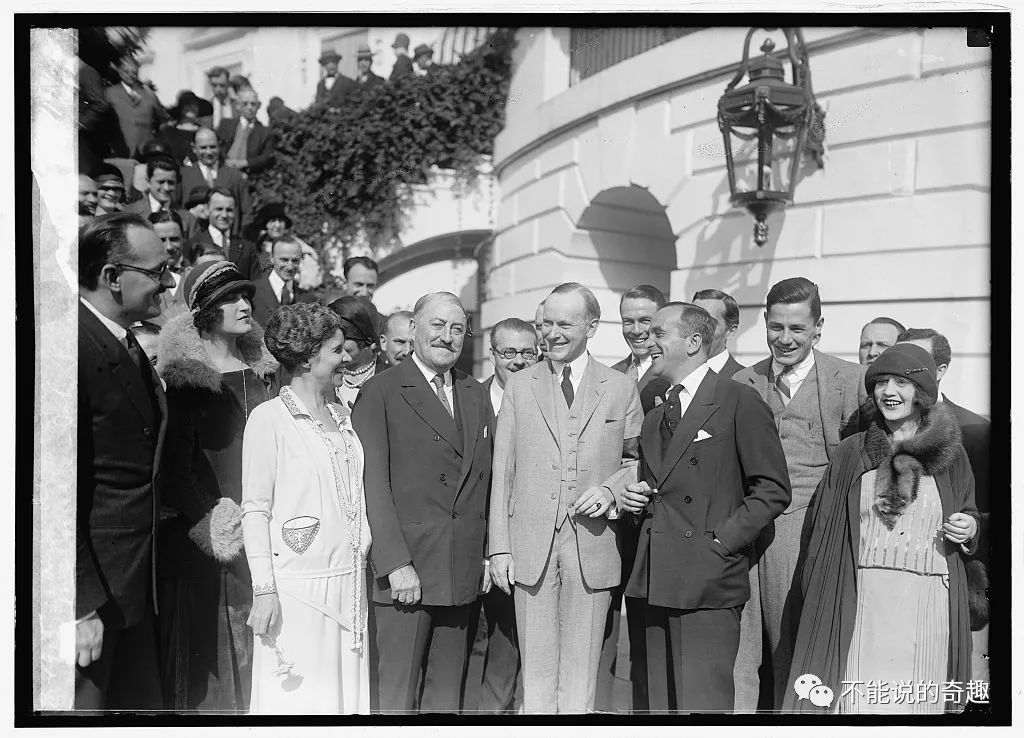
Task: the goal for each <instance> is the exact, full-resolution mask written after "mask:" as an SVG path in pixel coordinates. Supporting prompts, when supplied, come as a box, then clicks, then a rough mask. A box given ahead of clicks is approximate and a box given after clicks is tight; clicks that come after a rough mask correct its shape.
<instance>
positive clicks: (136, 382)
mask: <svg viewBox="0 0 1024 738" xmlns="http://www.w3.org/2000/svg"><path fill="white" fill-rule="evenodd" d="M78 310H79V315H80V316H81V320H80V322H81V321H82V320H84V321H86V322H87V323H88V325H89V326H90V327H91V330H90V333H91V334H92V337H93V339H94V340H95V341H96V342H97V343H98V344H99V346H100V349H101V350H102V352H103V357H104V358H105V359H106V361H107V364H108V365H109V366H110V373H111V374H112V375H113V376H114V379H116V380H117V381H118V383H119V384H120V385H121V388H122V389H123V390H124V392H125V394H126V395H128V399H129V400H131V403H132V406H133V407H134V408H135V410H136V411H137V412H138V413H139V417H141V418H142V420H143V422H145V423H147V424H150V423H152V422H153V405H152V404H151V402H150V399H149V395H148V394H147V392H146V387H145V385H143V383H142V376H141V375H140V374H139V372H138V370H137V368H136V367H135V362H134V361H133V360H132V357H131V355H129V353H128V349H126V348H125V347H124V346H122V345H121V343H120V342H119V341H118V340H117V339H116V338H114V335H113V334H112V333H111V332H110V331H109V330H107V327H106V326H105V325H103V324H102V323H101V322H100V321H99V318H97V317H96V316H95V315H93V314H92V311H91V310H89V308H87V307H86V306H85V305H81V304H80V305H79V307H78ZM159 387H160V380H159V379H158V380H156V384H155V385H154V391H156V392H158V398H159V397H160V396H161V395H162V394H163V392H161V391H159V390H158V389H157V388H159Z"/></svg>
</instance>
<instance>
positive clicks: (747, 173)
mask: <svg viewBox="0 0 1024 738" xmlns="http://www.w3.org/2000/svg"><path fill="white" fill-rule="evenodd" d="M732 132H733V135H732V157H733V171H734V172H735V175H736V192H737V193H739V192H754V191H755V190H757V184H758V182H757V146H758V142H757V129H756V128H739V127H737V128H733V131H732Z"/></svg>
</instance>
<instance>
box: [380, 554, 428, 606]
mask: <svg viewBox="0 0 1024 738" xmlns="http://www.w3.org/2000/svg"><path fill="white" fill-rule="evenodd" d="M388 583H390V584H391V597H392V598H393V599H396V600H398V602H399V603H400V604H403V605H415V604H416V603H417V602H419V601H420V594H421V592H420V577H419V575H418V574H417V573H416V570H415V569H414V568H413V566H412V564H406V565H405V566H402V567H399V568H398V569H395V570H394V571H393V572H391V573H390V574H388Z"/></svg>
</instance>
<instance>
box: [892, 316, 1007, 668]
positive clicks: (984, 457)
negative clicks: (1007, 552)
mask: <svg viewBox="0 0 1024 738" xmlns="http://www.w3.org/2000/svg"><path fill="white" fill-rule="evenodd" d="M896 341H897V342H898V343H915V344H917V345H918V346H920V347H922V348H924V349H927V350H928V352H929V353H930V354H931V355H932V358H933V359H935V366H936V373H935V378H936V380H937V381H938V382H939V385H940V389H941V384H942V378H943V377H944V376H946V371H947V370H948V369H949V364H950V362H951V361H952V360H953V351H952V349H951V348H950V346H949V340H948V339H947V338H946V337H945V336H944V335H942V334H941V333H939V332H938V331H936V330H933V329H931V328H910V329H908V330H905V331H903V332H902V333H900V334H899V336H898V337H897V339H896ZM938 401H939V402H942V403H945V404H946V405H948V406H949V409H950V410H952V411H953V415H954V416H955V417H956V422H957V424H958V425H959V426H960V438H961V443H962V444H963V447H964V450H965V451H967V458H968V459H969V460H970V462H971V470H972V471H973V472H974V496H975V499H976V501H977V505H978V512H980V513H981V530H980V532H979V536H980V540H981V542H980V543H979V545H978V551H977V553H976V554H975V555H974V556H973V557H971V558H969V559H968V560H967V585H968V589H969V591H970V602H971V608H970V609H971V638H972V639H973V641H974V648H973V649H972V651H971V665H972V666H971V677H972V678H973V679H976V680H981V681H985V682H987V681H988V680H989V643H988V615H989V608H988V591H987V590H988V585H989V577H988V568H989V566H990V558H991V555H990V539H989V524H990V520H991V514H992V510H991V498H990V490H989V470H990V467H991V459H990V457H989V441H990V439H991V436H992V424H991V423H990V422H989V421H988V420H986V419H985V418H983V417H982V416H980V415H978V414H977V413H974V412H971V411H970V410H968V409H967V408H964V407H960V406H959V405H957V404H956V403H955V402H953V401H952V400H950V399H949V398H948V397H946V395H944V394H942V393H941V392H940V393H939V399H938Z"/></svg>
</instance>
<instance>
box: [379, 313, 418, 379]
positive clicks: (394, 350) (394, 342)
mask: <svg viewBox="0 0 1024 738" xmlns="http://www.w3.org/2000/svg"><path fill="white" fill-rule="evenodd" d="M380 350H381V352H382V353H383V354H384V356H385V357H386V359H387V362H388V365H389V366H398V365H399V364H401V363H402V360H403V359H405V357H406V356H408V355H409V352H410V351H411V350H412V313H411V312H409V311H408V310H396V311H395V312H393V313H391V315H389V316H388V317H387V319H386V320H385V321H384V332H383V333H381V334H380Z"/></svg>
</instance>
